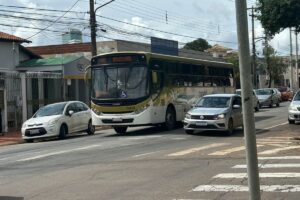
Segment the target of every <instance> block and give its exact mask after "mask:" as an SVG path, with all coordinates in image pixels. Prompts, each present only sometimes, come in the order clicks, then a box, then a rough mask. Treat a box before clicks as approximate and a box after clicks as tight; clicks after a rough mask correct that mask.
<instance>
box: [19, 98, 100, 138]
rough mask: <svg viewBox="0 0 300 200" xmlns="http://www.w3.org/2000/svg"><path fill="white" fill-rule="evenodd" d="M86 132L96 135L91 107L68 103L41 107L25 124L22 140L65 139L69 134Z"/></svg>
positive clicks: (80, 103)
mask: <svg viewBox="0 0 300 200" xmlns="http://www.w3.org/2000/svg"><path fill="white" fill-rule="evenodd" d="M80 131H86V132H87V133H88V134H89V135H92V134H94V132H95V127H94V126H93V125H92V120H91V112H90V109H89V107H88V106H87V105H86V104H84V103H83V102H80V101H68V102H60V103H54V104H49V105H46V106H44V107H41V108H40V109H39V110H38V111H37V112H36V113H35V114H34V115H33V116H32V118H30V119H28V120H27V121H25V122H24V123H23V126H22V130H21V132H22V138H23V139H24V140H25V141H27V142H33V140H34V139H38V138H45V137H59V138H60V139H64V138H65V137H66V136H67V135H68V134H70V133H74V132H80Z"/></svg>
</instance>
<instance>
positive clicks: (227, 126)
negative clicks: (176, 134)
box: [183, 94, 243, 135]
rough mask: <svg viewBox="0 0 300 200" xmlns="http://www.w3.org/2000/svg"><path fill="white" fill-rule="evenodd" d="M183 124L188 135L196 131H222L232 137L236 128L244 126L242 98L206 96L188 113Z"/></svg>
mask: <svg viewBox="0 0 300 200" xmlns="http://www.w3.org/2000/svg"><path fill="white" fill-rule="evenodd" d="M183 124H184V129H185V132H186V133H188V134H192V133H193V132H194V131H196V130H201V131H202V130H203V131H204V130H221V131H227V133H228V134H229V135H230V134H232V133H233V130H234V129H235V128H237V127H240V126H243V118H242V100H241V96H240V95H237V94H212V95H205V96H203V97H202V98H201V99H200V100H199V101H198V102H197V103H196V104H195V106H194V107H193V108H192V109H191V110H189V111H188V112H187V114H186V116H185V119H184V121H183Z"/></svg>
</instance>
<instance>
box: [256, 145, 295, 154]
mask: <svg viewBox="0 0 300 200" xmlns="http://www.w3.org/2000/svg"><path fill="white" fill-rule="evenodd" d="M292 149H300V146H288V147H282V148H276V149H271V150H267V151H263V152H259V153H258V154H260V155H262V154H265V155H267V154H275V153H278V152H280V151H287V150H292Z"/></svg>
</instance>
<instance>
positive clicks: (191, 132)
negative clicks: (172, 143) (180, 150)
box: [185, 130, 194, 135]
mask: <svg viewBox="0 0 300 200" xmlns="http://www.w3.org/2000/svg"><path fill="white" fill-rule="evenodd" d="M185 132H186V134H190V135H191V134H193V133H194V130H185Z"/></svg>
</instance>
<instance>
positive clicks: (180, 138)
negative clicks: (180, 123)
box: [171, 137, 186, 140]
mask: <svg viewBox="0 0 300 200" xmlns="http://www.w3.org/2000/svg"><path fill="white" fill-rule="evenodd" d="M171 140H186V138H184V137H177V138H172V139H171Z"/></svg>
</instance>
